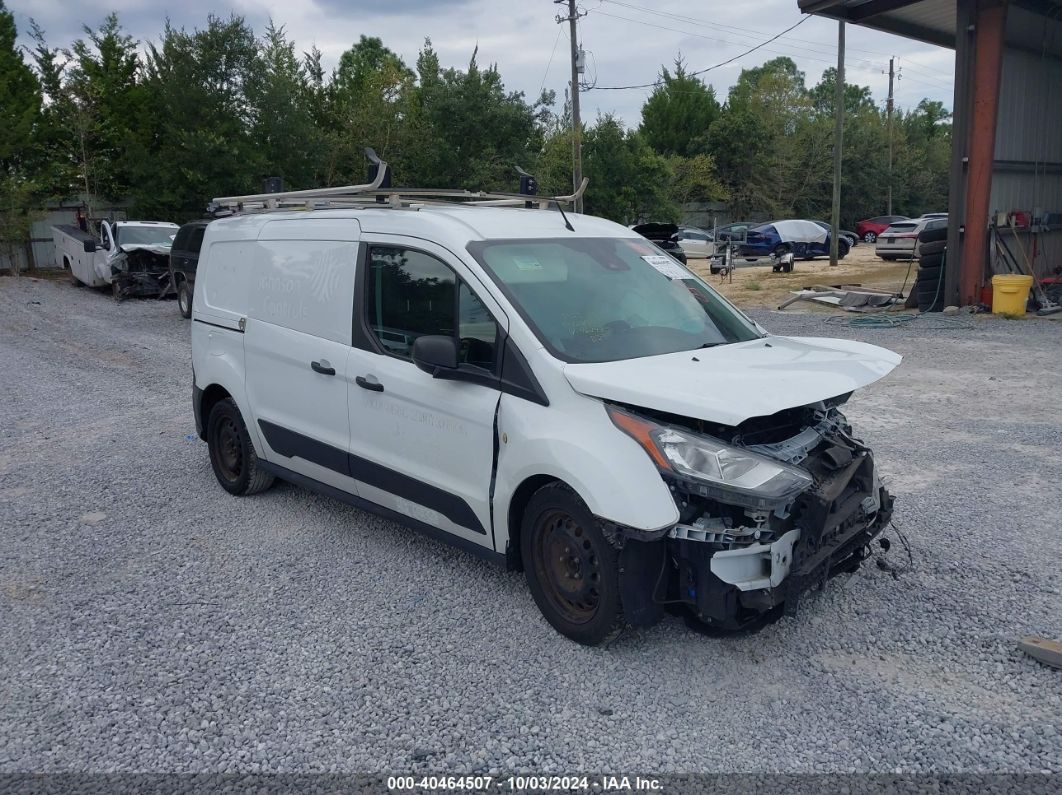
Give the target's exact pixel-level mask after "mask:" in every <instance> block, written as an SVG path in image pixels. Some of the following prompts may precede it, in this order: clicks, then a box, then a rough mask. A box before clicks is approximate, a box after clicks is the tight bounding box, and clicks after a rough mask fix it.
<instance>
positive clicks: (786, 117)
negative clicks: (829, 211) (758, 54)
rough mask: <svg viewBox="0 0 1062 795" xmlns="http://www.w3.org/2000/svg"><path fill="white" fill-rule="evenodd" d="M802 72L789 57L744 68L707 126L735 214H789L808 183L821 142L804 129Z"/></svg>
mask: <svg viewBox="0 0 1062 795" xmlns="http://www.w3.org/2000/svg"><path fill="white" fill-rule="evenodd" d="M810 116H811V105H810V101H809V99H808V96H807V90H806V88H805V85H804V73H803V72H801V71H799V70H798V69H797V68H796V64H795V63H794V62H793V61H792V59H790V58H785V57H781V58H775V59H773V60H770V61H767V62H766V63H765V64H763V65H762V66H759V67H756V68H753V69H743V70H742V72H741V75H740V76H739V77H738V80H737V83H735V84H734V86H733V87H732V88H731V89H730V95H729V97H728V98H727V103H726V106H725V107H724V108H723V111H722V113H721V114H720V116H719V119H718V120H717V121H716V122H715V123H714V124H713V125H712V128H711V130H710V131H709V140H710V144H711V153H712V155H713V156H714V157H715V160H716V165H717V167H718V169H719V173H720V175H721V177H722V180H723V183H724V185H725V187H726V189H727V191H728V193H729V194H730V200H731V205H732V209H733V211H734V212H735V214H736V215H739V216H748V215H751V214H752V213H756V212H759V213H763V212H766V213H767V214H769V215H772V216H775V217H785V216H791V215H792V213H793V207H794V205H796V204H798V203H799V202H800V199H801V195H802V194H807V193H808V192H809V191H810V190H812V188H811V187H809V186H808V185H807V182H806V180H807V178H808V175H809V173H811V172H812V171H813V169H812V168H810V167H809V163H811V162H814V161H815V158H816V155H817V154H818V150H820V149H821V147H822V142H821V141H819V140H817V139H816V138H815V137H814V136H809V135H808V134H807V125H808V120H809V118H810Z"/></svg>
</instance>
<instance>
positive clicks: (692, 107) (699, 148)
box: [639, 58, 719, 157]
mask: <svg viewBox="0 0 1062 795" xmlns="http://www.w3.org/2000/svg"><path fill="white" fill-rule="evenodd" d="M660 81H661V84H660V85H658V86H657V87H656V88H655V89H653V93H652V94H651V95H650V96H649V98H648V99H647V100H646V101H645V104H644V105H642V124H641V127H640V129H639V131H640V132H641V135H642V138H643V139H644V140H645V142H646V143H647V144H648V145H649V146H651V147H652V148H653V149H654V150H655V151H657V152H659V153H660V154H662V155H681V156H682V157H692V156H693V155H697V154H703V153H704V152H705V150H706V147H707V143H708V129H709V128H710V127H711V126H712V123H713V122H715V120H716V119H717V118H719V102H718V100H716V98H715V89H713V88H712V87H711V86H706V85H705V84H704V83H703V82H702V81H701V79H700V78H698V77H695V76H692V75H688V74H687V73H686V70H685V67H684V65H683V63H682V59H681V58H678V59H676V60H675V73H674V74H671V73H670V72H669V71H668V70H667V69H665V68H663V67H661V69H660Z"/></svg>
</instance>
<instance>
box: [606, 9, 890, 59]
mask: <svg viewBox="0 0 1062 795" xmlns="http://www.w3.org/2000/svg"><path fill="white" fill-rule="evenodd" d="M599 2H601V3H609V4H610V5H616V6H623V7H624V8H629V9H631V10H632V11H641V12H643V13H646V14H651V15H653V16H664V17H671V18H672V19H676V20H679V21H680V22H689V23H692V24H694V25H700V26H702V27H708V28H713V29H717V28H722V29H723V30H731V31H735V32H737V33H739V34H740V35H744V36H745V38H750V39H753V40H755V39H757V38H761V37H764V36H769V35H770V34H769V33H766V32H764V31H762V30H755V29H754V28H742V27H738V26H736V25H727V24H724V23H722V22H718V21H716V20H710V19H704V18H701V17H690V16H686V15H685V14H675V13H673V12H671V11H662V10H660V9H656V8H647V7H646V6H639V5H634V4H633V3H623V2H620V1H619V0H599ZM632 21H634V20H632ZM805 44H811V45H817V46H818V48H819V49H818V50H815V49H812V48H810V47H806V46H803V45H805ZM784 46H786V47H792V48H794V49H801V50H808V51H809V52H816V51H818V52H821V48H822V47H827V48H829V49H831V50H832V49H836V47H837V45H836V43H831V42H809V41H805V40H803V39H802V40H801V43H800V44H790V43H789V42H784ZM847 50H848V51H851V50H855V51H857V52H865V53H867V54H868V55H879V56H884V57H886V58H887V57H889V54H888V53H886V52H879V51H877V50H867V49H861V48H859V47H848V48H847Z"/></svg>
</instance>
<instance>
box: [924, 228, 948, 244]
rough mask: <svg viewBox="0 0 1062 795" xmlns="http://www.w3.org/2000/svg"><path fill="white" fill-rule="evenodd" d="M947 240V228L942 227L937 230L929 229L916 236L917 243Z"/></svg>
mask: <svg viewBox="0 0 1062 795" xmlns="http://www.w3.org/2000/svg"><path fill="white" fill-rule="evenodd" d="M947 239H948V227H946V226H942V227H940V228H939V229H929V230H927V231H925V232H922V233H920V234H919V235H918V242H919V243H933V242H936V241H938V240H947Z"/></svg>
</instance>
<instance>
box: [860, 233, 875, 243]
mask: <svg viewBox="0 0 1062 795" xmlns="http://www.w3.org/2000/svg"><path fill="white" fill-rule="evenodd" d="M863 242H864V243H877V242H878V236H877V233H875V232H867V233H866V234H865V235H863Z"/></svg>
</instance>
